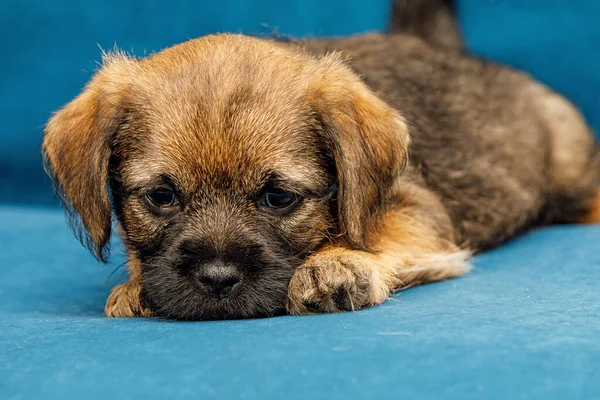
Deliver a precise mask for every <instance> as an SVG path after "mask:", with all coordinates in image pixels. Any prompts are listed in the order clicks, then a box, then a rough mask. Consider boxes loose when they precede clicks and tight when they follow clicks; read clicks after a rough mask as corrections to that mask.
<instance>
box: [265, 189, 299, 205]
mask: <svg viewBox="0 0 600 400" xmlns="http://www.w3.org/2000/svg"><path fill="white" fill-rule="evenodd" d="M297 203H298V196H297V195H296V193H291V192H284V191H283V190H273V191H269V192H267V193H265V204H266V206H267V207H271V208H277V209H281V210H283V209H287V208H291V207H292V206H295V205H296V204H297Z"/></svg>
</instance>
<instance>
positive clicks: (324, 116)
mask: <svg viewBox="0 0 600 400" xmlns="http://www.w3.org/2000/svg"><path fill="white" fill-rule="evenodd" d="M319 61H320V62H321V66H320V69H319V72H317V73H316V76H315V78H314V79H313V80H312V85H311V88H310V90H309V93H310V95H309V96H310V97H309V100H310V103H311V105H312V107H313V109H314V110H315V111H316V113H317V114H318V115H319V116H320V118H321V120H322V122H323V124H324V126H325V136H326V137H325V139H326V142H327V143H328V146H329V149H330V152H331V154H332V155H333V158H334V162H335V166H336V172H337V180H338V184H339V189H338V190H339V191H338V219H339V223H340V228H341V231H342V233H343V234H344V235H345V236H346V238H347V240H348V242H349V243H350V244H351V245H352V246H353V247H355V248H360V249H369V243H368V242H369V238H368V235H367V233H366V232H367V227H368V225H369V222H370V221H371V220H372V219H374V218H376V217H377V215H378V214H381V213H378V211H382V210H381V208H383V207H384V206H385V202H386V196H387V195H388V194H389V192H390V190H391V188H392V185H393V184H394V182H395V180H396V178H397V177H398V175H399V174H400V173H401V171H402V169H403V168H404V166H405V163H406V157H407V149H408V145H409V133H408V126H407V124H406V122H405V120H404V118H403V117H402V116H401V115H400V114H399V113H398V112H397V111H396V110H394V109H393V108H391V107H390V106H389V105H387V104H386V103H385V102H384V101H382V100H381V99H380V98H378V97H377V96H376V95H375V94H374V93H373V92H372V91H371V90H370V89H369V88H368V87H367V86H366V85H365V84H364V83H363V82H362V81H361V80H360V78H359V77H358V76H357V75H356V74H355V73H353V72H352V71H351V70H350V69H349V68H348V67H347V66H345V65H344V64H343V63H342V62H340V61H339V58H338V57H337V56H335V55H328V56H325V57H324V58H323V59H321V60H319Z"/></svg>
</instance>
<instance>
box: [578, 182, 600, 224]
mask: <svg viewBox="0 0 600 400" xmlns="http://www.w3.org/2000/svg"><path fill="white" fill-rule="evenodd" d="M576 222H580V223H582V224H600V189H598V192H597V193H596V198H595V199H594V200H593V201H592V203H591V205H590V207H589V208H588V209H587V211H586V213H585V214H583V216H581V217H580V218H579V219H578V220H577V221H576Z"/></svg>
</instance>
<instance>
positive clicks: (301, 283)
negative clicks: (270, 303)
mask: <svg viewBox="0 0 600 400" xmlns="http://www.w3.org/2000/svg"><path fill="white" fill-rule="evenodd" d="M389 293H390V289H389V288H388V285H387V284H386V283H385V282H384V280H383V279H382V277H381V275H380V273H379V272H378V271H377V270H376V268H374V267H373V266H371V265H370V264H369V263H368V261H367V260H366V259H365V258H364V257H363V256H361V255H360V254H357V253H356V252H353V251H346V250H340V251H329V252H327V251H326V252H323V253H317V254H314V255H313V256H311V257H310V258H309V259H308V260H307V261H306V262H305V263H304V264H303V265H301V266H300V267H299V268H298V269H297V270H296V272H295V273H294V275H293V276H292V279H291V281H290V286H289V289H288V299H287V304H286V308H287V310H288V312H289V313H290V314H310V313H318V312H340V311H354V310H360V309H361V308H363V307H368V306H372V305H375V304H379V303H381V302H383V301H384V300H385V299H386V298H387V297H388V295H389Z"/></svg>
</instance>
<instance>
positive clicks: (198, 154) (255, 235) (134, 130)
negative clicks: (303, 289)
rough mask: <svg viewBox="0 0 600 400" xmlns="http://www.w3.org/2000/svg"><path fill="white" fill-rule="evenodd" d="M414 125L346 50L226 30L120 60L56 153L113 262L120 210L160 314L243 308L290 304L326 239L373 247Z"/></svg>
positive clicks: (77, 103)
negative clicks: (307, 50) (317, 51)
mask: <svg viewBox="0 0 600 400" xmlns="http://www.w3.org/2000/svg"><path fill="white" fill-rule="evenodd" d="M406 135H407V133H406V129H405V126H404V123H403V121H402V119H401V118H400V117H399V116H398V115H397V114H396V113H395V112H394V111H393V110H391V109H389V107H387V105H385V104H384V103H383V102H381V101H380V100H379V99H378V98H377V97H375V96H374V95H373V94H372V93H371V92H370V91H369V90H368V89H367V88H366V87H365V86H364V85H363V84H362V83H361V82H360V80H359V79H357V78H356V77H355V76H354V75H353V74H352V72H351V71H350V70H349V69H348V68H347V67H345V66H344V65H343V64H342V63H341V62H340V61H339V60H338V59H337V58H336V57H331V56H330V57H324V58H312V57H309V56H308V55H305V54H303V53H301V52H299V51H297V50H296V51H292V50H288V49H284V48H283V47H281V45H279V44H274V43H269V42H265V41H260V40H257V39H252V38H248V37H243V36H231V35H219V36H210V37H205V38H202V39H197V40H194V41H190V42H187V43H184V44H182V45H179V46H175V47H173V48H170V49H167V50H164V51H163V52H161V53H158V54H156V55H154V56H152V57H150V58H147V59H143V60H134V59H131V58H127V57H124V56H120V55H117V56H113V57H112V59H111V60H109V62H107V63H106V65H105V67H104V68H103V69H102V70H101V71H100V72H99V73H98V74H97V75H96V76H95V78H94V79H93V80H92V81H91V82H90V84H89V85H88V87H87V88H86V90H85V91H84V92H83V93H82V94H81V95H80V96H79V97H78V98H77V99H75V100H74V101H73V102H71V103H70V104H69V105H67V106H66V107H65V108H64V109H63V110H61V111H59V112H58V113H57V114H56V115H55V116H54V117H53V119H52V120H51V121H50V122H49V124H48V127H47V129H46V137H45V141H44V151H45V154H46V156H47V158H48V161H49V164H50V166H51V168H52V171H53V175H54V177H55V179H56V181H57V184H58V186H59V188H60V189H62V192H63V200H64V201H65V203H66V205H67V206H68V209H69V210H72V211H73V213H74V214H75V215H77V216H79V218H80V220H81V222H82V223H83V228H84V233H85V234H84V239H85V240H86V241H87V243H88V244H89V245H90V247H91V248H92V250H94V251H95V253H96V254H97V256H98V257H99V258H101V259H103V258H104V257H105V248H106V243H107V241H108V238H109V236H110V228H111V226H110V225H111V223H110V219H111V214H112V213H114V214H115V215H116V217H117V219H118V221H119V223H120V225H121V227H122V232H123V238H124V241H125V244H126V247H127V249H128V251H129V252H130V256H131V257H133V258H134V259H136V263H137V264H139V265H141V275H142V285H143V292H144V300H145V301H146V302H147V303H148V305H149V306H150V307H151V309H152V310H153V311H154V312H155V313H157V314H158V315H162V316H166V317H172V318H178V319H218V318H244V317H256V316H268V315H274V314H277V313H280V312H282V311H283V310H284V305H285V298H286V292H287V285H288V282H289V280H290V278H291V275H292V273H293V271H294V270H295V269H296V268H297V267H298V266H299V265H300V264H301V263H302V262H303V260H304V259H305V258H306V257H307V256H309V255H310V253H311V252H313V251H315V250H317V249H318V248H319V246H321V245H322V243H323V242H324V240H325V239H326V238H327V237H332V236H336V237H341V238H342V239H341V240H345V241H346V242H347V244H348V245H349V246H354V247H367V246H368V243H367V237H366V235H365V225H366V224H367V222H368V221H369V219H370V218H371V215H372V214H374V213H375V211H376V210H377V208H378V207H380V206H381V205H382V203H383V202H384V201H385V192H386V189H387V188H388V187H389V186H391V184H392V183H393V180H394V177H395V175H396V174H397V173H398V172H399V171H400V165H401V164H402V162H403V158H404V152H405V149H406V145H407V136H406ZM111 210H112V212H111ZM338 240H339V239H338Z"/></svg>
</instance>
